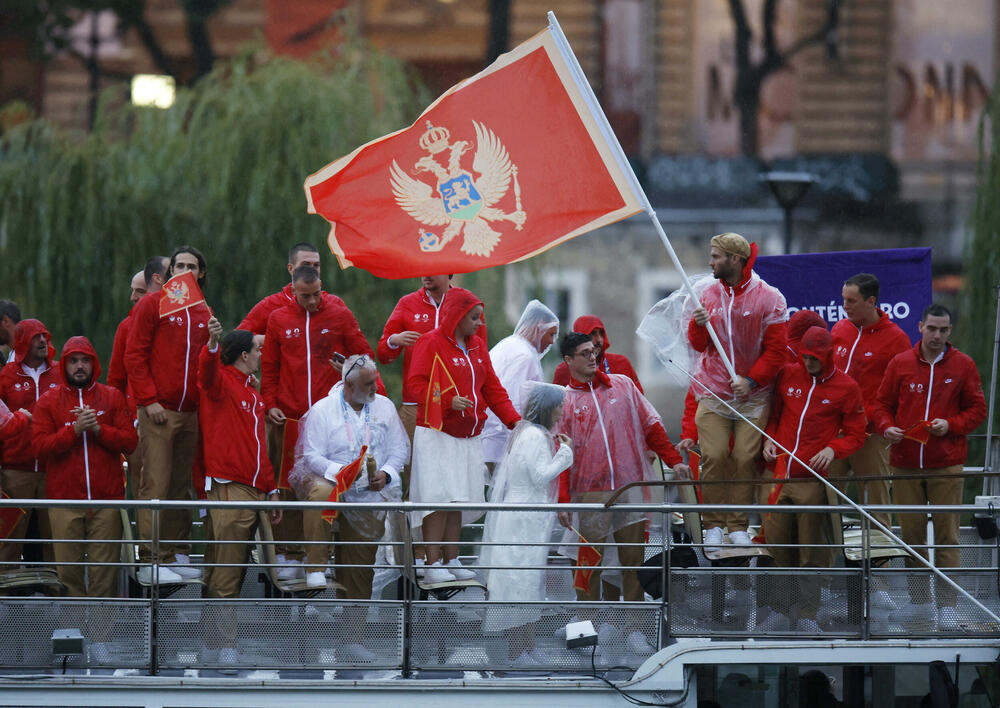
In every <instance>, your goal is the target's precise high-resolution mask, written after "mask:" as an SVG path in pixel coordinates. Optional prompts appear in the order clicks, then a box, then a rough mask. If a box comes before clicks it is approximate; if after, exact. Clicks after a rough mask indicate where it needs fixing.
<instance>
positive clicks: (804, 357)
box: [760, 327, 866, 634]
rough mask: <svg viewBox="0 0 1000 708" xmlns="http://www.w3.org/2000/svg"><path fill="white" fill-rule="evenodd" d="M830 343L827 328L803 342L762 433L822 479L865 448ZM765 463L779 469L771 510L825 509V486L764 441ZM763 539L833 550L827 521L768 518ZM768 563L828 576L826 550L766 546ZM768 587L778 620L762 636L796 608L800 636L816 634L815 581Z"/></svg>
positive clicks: (861, 419) (856, 393)
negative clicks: (783, 481)
mask: <svg viewBox="0 0 1000 708" xmlns="http://www.w3.org/2000/svg"><path fill="white" fill-rule="evenodd" d="M832 350H833V344H832V338H831V337H830V333H829V332H827V331H826V327H812V328H810V329H809V330H808V331H806V333H805V334H804V335H803V336H802V337H801V342H800V343H799V345H798V352H799V356H800V359H801V361H800V362H799V363H796V364H787V365H786V366H785V367H784V368H783V369H782V370H781V371H780V372H778V376H777V377H776V378H775V379H774V400H773V402H772V404H771V415H770V420H769V422H768V424H767V428H766V429H765V432H766V433H767V435H768V436H769V438H773V439H774V440H777V441H778V442H779V443H780V444H781V445H782V446H783V447H785V448H786V449H787V450H789V451H790V452H791V453H792V455H794V456H795V457H797V458H798V459H799V460H802V461H804V462H805V463H806V464H808V465H809V466H810V467H811V468H812V469H814V470H815V471H816V472H818V473H819V474H822V475H824V476H825V475H826V471H827V469H829V466H830V463H831V462H832V461H833V460H834V459H843V458H844V457H847V456H848V455H850V454H852V453H853V452H855V451H857V450H858V449H859V448H860V447H861V446H862V445H863V444H864V441H865V422H866V421H865V413H864V407H863V405H862V400H861V389H860V388H859V387H858V384H857V383H856V382H855V381H854V379H852V378H851V377H850V376H848V375H847V374H845V373H844V372H842V371H839V370H838V369H837V367H835V366H834V364H833V357H832ZM764 459H765V460H767V461H768V462H777V468H778V470H779V471H778V472H777V473H776V474H775V481H776V482H777V484H776V489H775V490H774V491H773V492H772V498H773V499H774V501H773V503H776V504H792V505H805V506H820V505H823V504H826V486H825V485H824V484H823V483H822V482H820V481H818V480H815V479H814V478H813V476H812V474H811V473H810V472H809V470H807V469H805V468H804V467H803V466H802V465H801V464H800V463H798V462H796V461H795V460H793V459H791V456H789V455H787V454H786V453H784V452H782V450H781V449H780V448H778V447H777V446H776V445H775V444H774V442H772V441H771V440H770V439H768V440H767V441H766V442H765V443H764ZM786 477H789V478H793V479H799V478H803V479H813V481H811V482H798V483H794V484H781V483H780V480H781V479H784V478H786ZM764 535H765V537H766V539H767V542H768V543H769V544H791V545H795V544H829V543H832V538H833V536H832V534H831V528H830V515H829V514H822V515H819V514H786V513H780V514H779V513H775V514H768V515H767V518H766V520H765V522H764ZM770 551H771V555H772V556H773V557H774V563H775V565H776V566H778V567H781V568H828V567H830V566H831V565H832V561H833V557H832V553H831V551H830V549H829V548H802V549H795V548H780V547H778V546H777V545H776V546H772V547H771V549H770ZM771 585H772V586H773V587H772V588H771V590H770V592H769V593H768V597H767V600H768V601H769V602H770V604H771V606H772V607H773V608H774V609H775V610H777V612H778V613H780V614H781V615H784V617H779V616H777V615H771V616H769V617H766V618H764V620H763V621H762V622H761V623H760V625H761V628H762V629H766V630H771V631H774V630H780V629H788V627H787V626H779V625H778V622H779V621H780V622H781V623H782V624H784V623H786V622H788V617H787V614H788V612H789V610H790V609H791V607H792V604H793V603H794V602H795V601H798V607H799V612H798V630H799V631H805V632H810V633H811V634H816V633H818V632H819V625H817V624H816V612H817V610H818V609H819V589H820V586H819V579H818V576H815V575H797V576H794V579H793V580H792V581H791V582H790V579H789V578H788V577H787V576H784V577H781V579H780V582H773V583H771Z"/></svg>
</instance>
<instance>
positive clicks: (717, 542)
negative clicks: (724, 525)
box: [703, 526, 725, 553]
mask: <svg viewBox="0 0 1000 708" xmlns="http://www.w3.org/2000/svg"><path fill="white" fill-rule="evenodd" d="M703 543H704V544H705V545H704V547H703V550H704V551H705V553H718V552H719V551H721V550H722V544H723V543H725V537H724V536H723V535H722V529H720V528H719V527H718V526H713V527H712V528H710V529H705V537H704V539H703Z"/></svg>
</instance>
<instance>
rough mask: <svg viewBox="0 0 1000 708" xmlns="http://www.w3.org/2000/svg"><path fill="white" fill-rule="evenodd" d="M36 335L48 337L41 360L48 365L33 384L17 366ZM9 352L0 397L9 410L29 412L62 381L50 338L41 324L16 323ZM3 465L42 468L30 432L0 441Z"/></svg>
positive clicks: (0, 376) (0, 372) (1, 374)
mask: <svg viewBox="0 0 1000 708" xmlns="http://www.w3.org/2000/svg"><path fill="white" fill-rule="evenodd" d="M39 334H44V335H45V337H46V338H47V339H48V340H49V347H48V356H47V358H46V360H45V363H46V365H47V366H48V368H47V369H46V370H45V371H44V372H43V373H42V375H41V376H39V377H38V383H37V384H36V383H35V379H34V378H33V377H32V376H31V375H30V374H26V373H25V372H24V369H23V368H21V365H22V364H23V363H24V359H25V357H26V356H27V355H28V346H29V345H30V344H31V340H32V339H34V338H35V336H36V335H39ZM13 353H14V358H13V360H12V361H10V362H8V363H7V364H6V365H5V366H4V367H3V369H2V370H0V400H3V402H4V403H6V404H7V407H8V408H10V409H11V410H12V411H16V410H18V409H20V408H23V409H25V410H26V411H28V412H29V413H30V412H32V411H33V410H34V408H35V403H36V402H37V401H38V399H40V398H41V397H42V395H43V394H45V392H46V391H48V390H49V389H50V388H58V386H59V384H60V383H61V382H62V380H63V379H62V375H61V374H60V373H59V369H58V365H57V362H56V361H54V359H55V350H54V349H53V348H52V337H51V335H50V334H49V331H48V330H47V329H45V325H43V324H42V323H41V322H39V321H38V320H33V319H27V320H21V321H20V322H18V323H17V326H16V327H15V329H14V352H13ZM3 467H6V468H8V469H16V470H24V471H32V470H33V471H35V472H44V471H45V465H44V464H42V463H41V462H40V461H39V460H38V458H37V456H36V455H35V453H34V451H33V450H32V448H31V435H30V434H28V433H27V432H26V433H25V434H24V435H15V436H12V437H10V438H8V439H7V440H6V441H5V442H4V444H3Z"/></svg>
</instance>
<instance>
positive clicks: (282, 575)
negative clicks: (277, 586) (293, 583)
mask: <svg viewBox="0 0 1000 708" xmlns="http://www.w3.org/2000/svg"><path fill="white" fill-rule="evenodd" d="M305 574H306V569H305V568H303V567H302V565H301V564H300V563H299V562H298V561H289V562H286V563H285V564H284V565H283V566H282V567H281V568H278V580H298V579H300V578H304V577H305Z"/></svg>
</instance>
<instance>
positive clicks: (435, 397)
mask: <svg viewBox="0 0 1000 708" xmlns="http://www.w3.org/2000/svg"><path fill="white" fill-rule="evenodd" d="M445 382H447V384H448V385H447V386H445ZM452 389H455V392H456V393H457V392H458V387H457V386H456V385H455V379H453V378H452V377H451V372H449V371H448V367H447V366H445V365H444V361H442V360H441V357H440V356H438V355H437V354H435V355H434V361H433V363H432V364H431V378H430V381H429V383H428V385H427V402H426V405H425V406H424V423H426V424H427V427H429V428H434V429H435V430H441V428H442V427H444V411H443V410H442V405H441V398H442V396H443V394H445V393H448V391H450V390H452Z"/></svg>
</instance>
